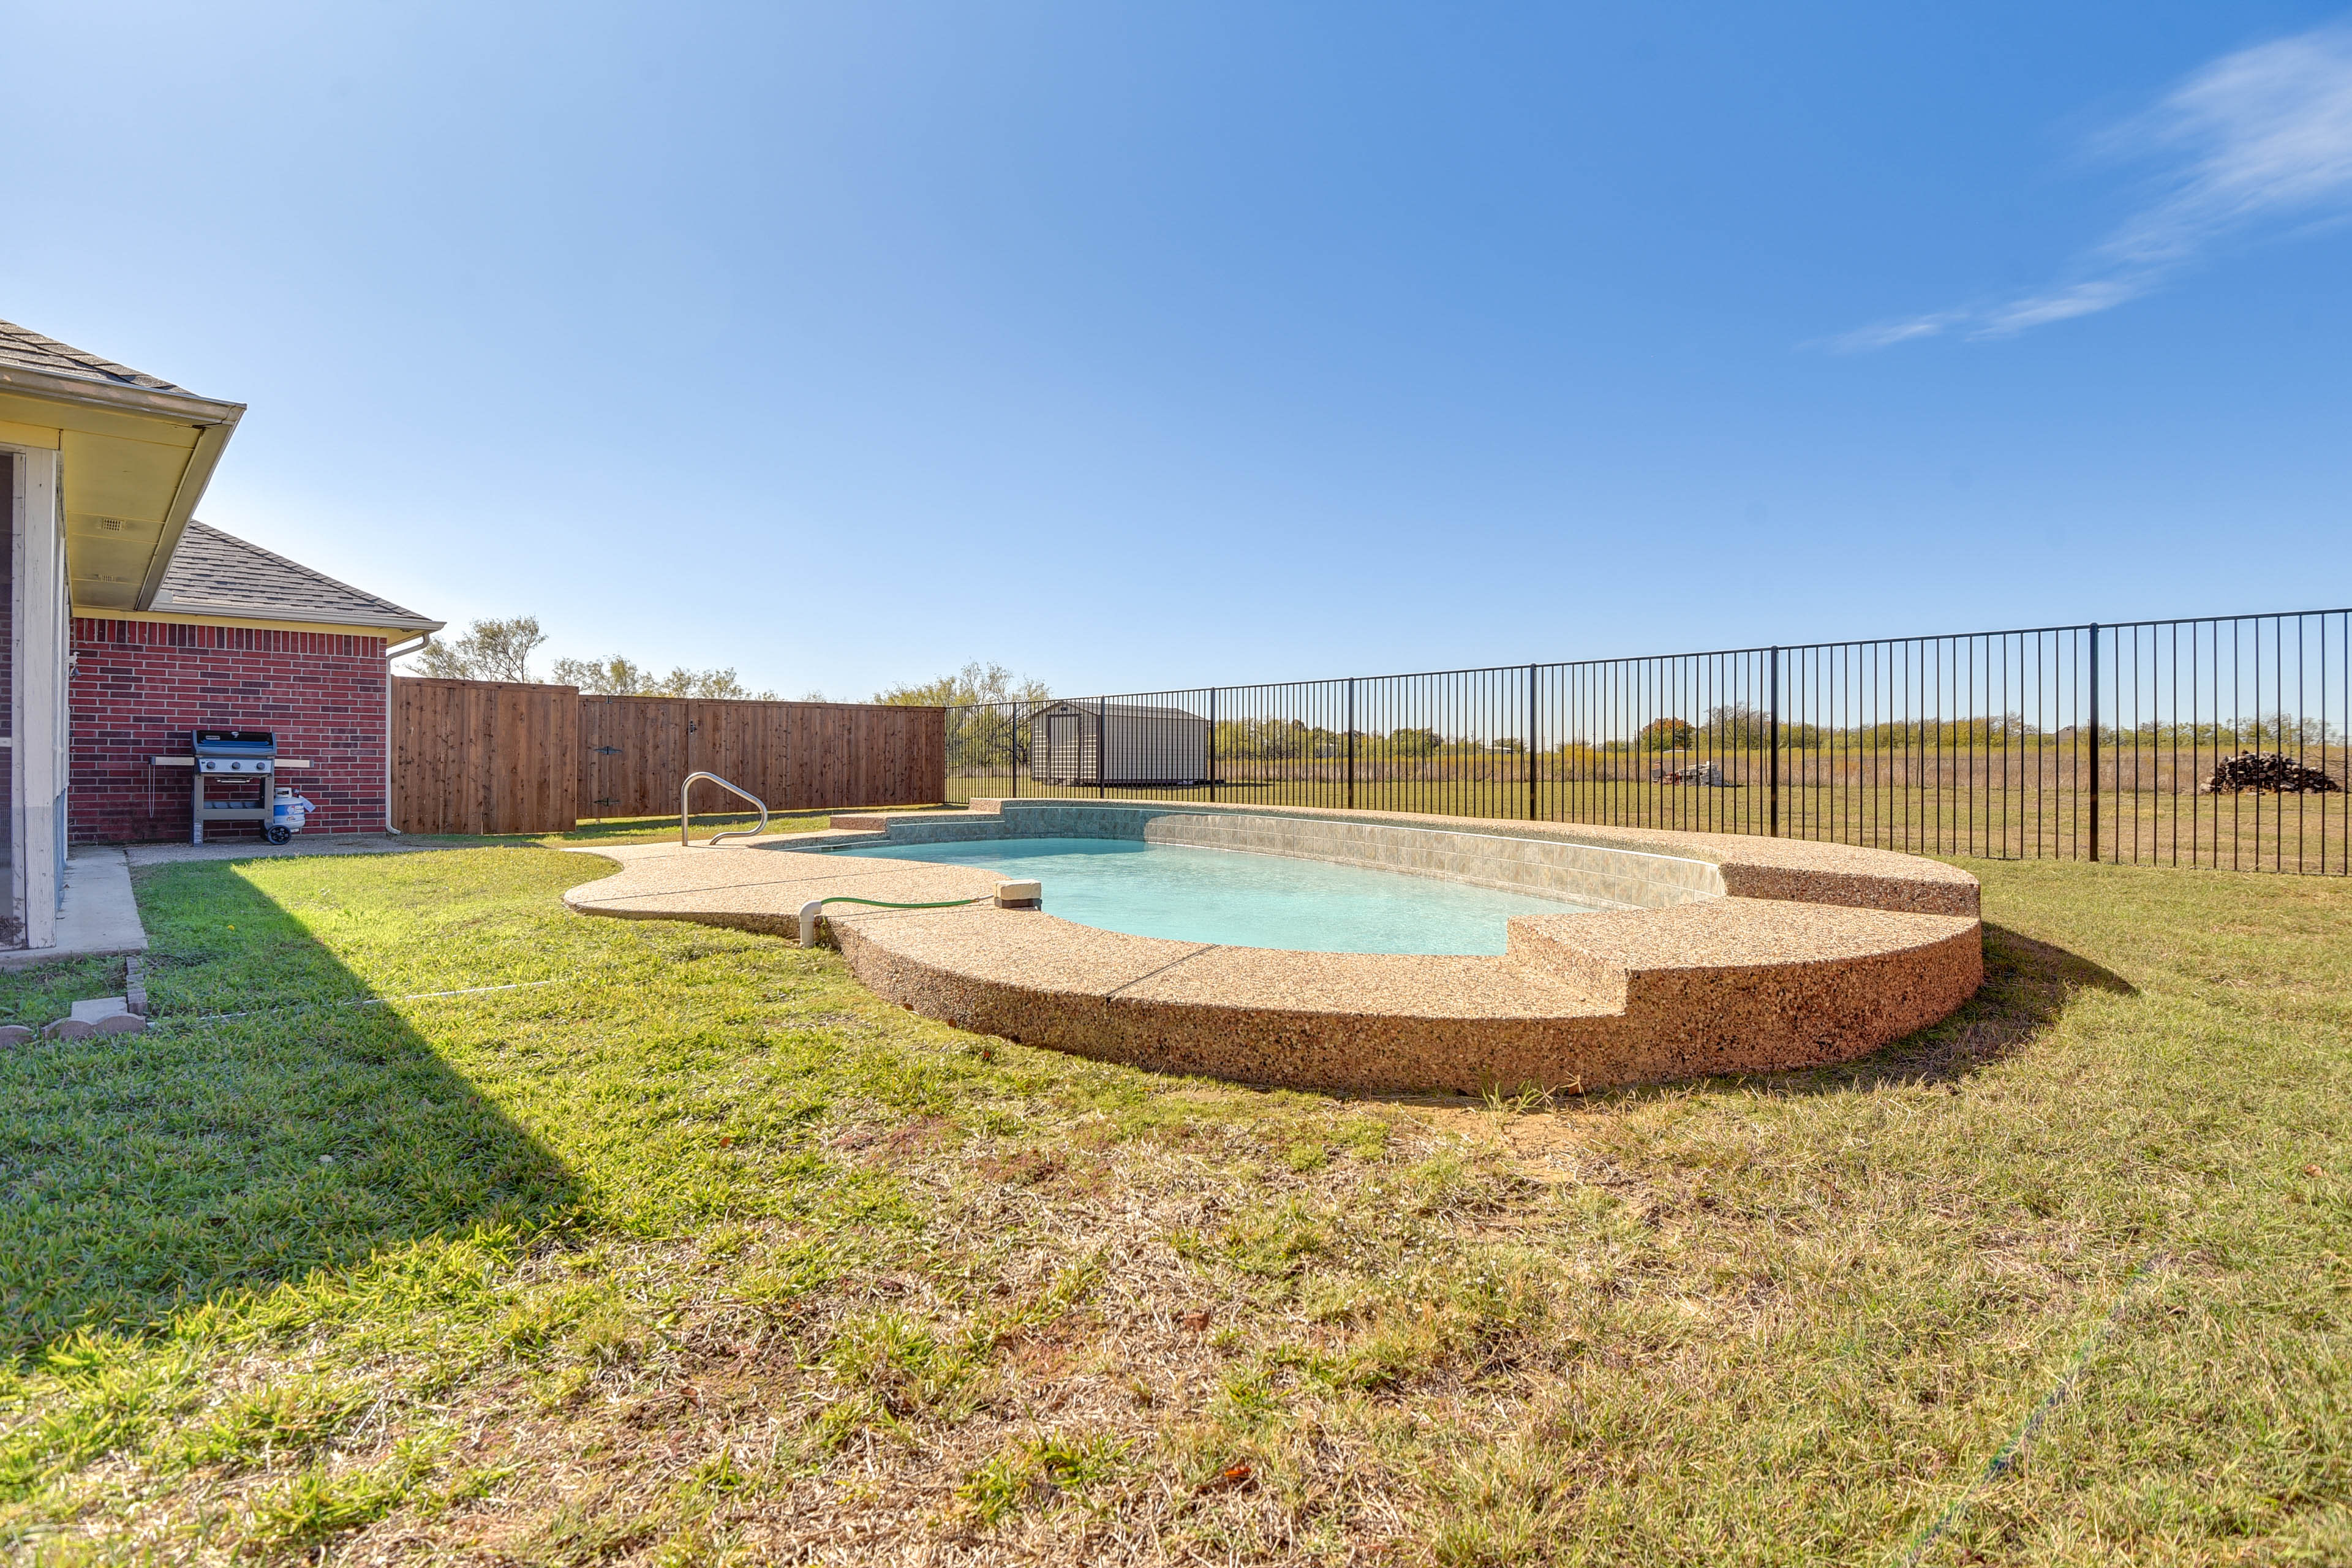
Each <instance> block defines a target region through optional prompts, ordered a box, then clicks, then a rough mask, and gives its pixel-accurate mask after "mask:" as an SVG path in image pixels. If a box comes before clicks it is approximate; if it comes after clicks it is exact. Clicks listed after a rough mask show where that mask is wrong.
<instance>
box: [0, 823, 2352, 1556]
mask: <svg viewBox="0 0 2352 1568" xmlns="http://www.w3.org/2000/svg"><path fill="white" fill-rule="evenodd" d="M1971 868H1972V869H1975V870H1977V871H1979V873H1980V874H1981V875H1983V876H1984V877H1985V879H1986V881H1987V908H1988V914H1989V917H1990V920H1991V921H1992V922H1994V923H1993V929H1992V930H1991V931H1990V941H1989V959H1990V971H1991V978H1990V982H1989V984H1988V986H1987V988H1986V991H1985V992H1984V994H1982V995H1981V996H1980V997H1979V999H1978V1000H1977V1001H1976V1002H1975V1003H1973V1004H1971V1005H1970V1006H1969V1007H1968V1008H1967V1009H1965V1010H1964V1011H1963V1012H1962V1013H1961V1014H1960V1015H1958V1016H1956V1017H1955V1018H1954V1019H1952V1020H1951V1021H1949V1022H1948V1023H1947V1024H1946V1025H1944V1026H1940V1027H1938V1028H1937V1029H1935V1030H1931V1031H1929V1032H1927V1034H1925V1035H1922V1036H1920V1037H1916V1038H1914V1039H1912V1040H1910V1041H1906V1042H1905V1043H1904V1044H1902V1045H1901V1046H1899V1047H1895V1048H1894V1049H1891V1050H1890V1051H1888V1052H1886V1053H1884V1054H1883V1055H1881V1056H1880V1057H1877V1058H1873V1059H1871V1060H1869V1061H1866V1062H1864V1063H1861V1064H1858V1065H1856V1066H1854V1067H1853V1068H1845V1069H1841V1070H1836V1071H1825V1072H1819V1073H1810V1074H1799V1075H1790V1076H1783V1077H1777V1078H1769V1079H1742V1080H1721V1081H1712V1082H1706V1083H1699V1084H1689V1085H1681V1086H1674V1087H1667V1088H1660V1089H1647V1090H1642V1091H1636V1092H1630V1093H1624V1094H1619V1095H1612V1096H1606V1097H1601V1096H1595V1097H1592V1098H1589V1099H1580V1100H1554V1101H1547V1100H1542V1099H1541V1098H1539V1097H1534V1096H1528V1095H1514V1094H1511V1093H1509V1092H1507V1086H1498V1092H1497V1093H1496V1094H1495V1095H1493V1096H1491V1097H1489V1098H1488V1099H1487V1100H1484V1101H1479V1100H1461V1099H1444V1100H1428V1101H1415V1100H1362V1099H1339V1098H1329V1097H1321V1096H1315V1095H1306V1094H1292V1093H1261V1092H1257V1091H1254V1090H1251V1089H1244V1088H1237V1087H1234V1086H1230V1085H1224V1084H1219V1083H1214V1082H1209V1081H1203V1080H1185V1079H1163V1078H1155V1077H1151V1076H1150V1075H1146V1074H1142V1073H1138V1072H1133V1071H1129V1070H1127V1069H1124V1068H1113V1067H1107V1066H1100V1065H1097V1064H1091V1063H1087V1062H1082V1061H1077V1060H1074V1059H1071V1058H1065V1057H1061V1056H1058V1055H1055V1054H1052V1053H1047V1052H1041V1051H1034V1050H1029V1049H1025V1048H1024V1047H1018V1046H1014V1045H1011V1044H1008V1043H1006V1042H1003V1041H999V1040H991V1039H986V1038H982V1037H973V1036H970V1035H964V1034H961V1033H959V1032H958V1031H955V1030H953V1029H950V1028H948V1027H945V1026H940V1025H937V1024H933V1023H930V1022H929V1021H927V1020H923V1019H919V1018H916V1017H913V1016H910V1015H908V1014H905V1013H902V1012H899V1011H898V1010H896V1009H894V1008H891V1007H889V1006H887V1005H884V1004H881V1003H879V1002H878V1001H877V1000H876V999H875V998H874V997H872V996H871V995H870V994H867V993H866V992H865V991H864V990H863V989H862V988H861V987H859V986H858V985H856V983H855V982H854V981H852V980H851V979H850V978H849V977H848V976H847V975H846V973H845V972H844V970H843V969H842V967H841V965H840V963H839V961H838V959H837V957H836V956H835V955H834V954H831V953H829V952H801V951H800V950H799V949H797V948H793V947H789V946H786V945H783V944H782V943H779V942H773V941H770V940H767V939H763V938H760V937H755V936H751V935H747V934H742V933H736V932H729V931H714V930H709V929H704V928H698V927H691V926H683V925H666V924H657V923H650V922H619V921H592V920H586V919H581V918H576V917H572V916H570V915H568V914H567V913H565V912H564V911H563V910H562V908H561V906H560V904H559V903H558V901H557V894H558V893H559V892H560V890H561V889H562V888H563V887H565V886H568V885H571V884H572V883H575V882H578V881H582V880H585V879H590V878H592V877H594V876H597V875H599V874H601V872H602V870H603V867H602V865H601V864H600V863H599V862H597V861H595V860H593V859H589V858H581V857H575V856H570V855H560V854H554V853H549V852H547V851H545V850H543V849H539V848H520V847H500V848H485V849H478V850H471V851H459V852H452V853H448V854H435V855H411V856H401V857H387V858H381V859H372V858H350V859H320V860H291V859H281V860H274V861H255V862H246V863H233V864H219V863H213V864H188V865H176V866H169V867H161V868H153V869H151V870H148V871H145V872H142V874H141V881H140V891H141V896H142V902H143V905H144V908H145V910H146V913H147V918H148V921H149V926H150V930H151V931H152V932H153V934H154V936H155V939H156V943H157V954H156V961H155V963H154V964H153V966H152V979H151V989H152V994H153V996H154V1001H155V1005H156V1006H157V1009H158V1011H159V1012H160V1013H163V1014H165V1015H169V1016H172V1017H173V1019H175V1020H176V1021H175V1022H173V1023H172V1024H170V1025H168V1026H165V1027H163V1028H160V1029H158V1030H157V1031H155V1032H153V1033H152V1034H150V1035H149V1036H147V1037H143V1038H142V1039H140V1040H137V1041H135V1042H132V1043H131V1044H128V1045H124V1044H101V1043H90V1044H81V1045H59V1046H39V1047H27V1048H22V1049H18V1050H16V1051H14V1052H9V1053H6V1054H5V1055H0V1303H5V1335H6V1345H5V1359H0V1553H5V1554H6V1555H8V1556H9V1557H11V1558H12V1559H14V1560H16V1561H23V1562H28V1563H85V1562H87V1563H101V1562H102V1563H123V1562H155V1563H228V1562H285V1563H293V1562H318V1563H425V1562H432V1563H443V1562H457V1563H582V1564H584V1563H725V1562H745V1563H752V1562H759V1563H801V1562H806V1563H910V1564H911V1563H925V1564H932V1563H936V1564H961V1563H1088V1564H1102V1565H1106V1568H1108V1565H1109V1564H1119V1563H1260V1562H1263V1563H1335V1564H1336V1563H1400V1564H1407V1563H1442V1564H1466V1563H1709V1564H1715V1563H1910V1562H1919V1563H2241V1562H2311V1563H2322V1562H2343V1561H2347V1560H2352V1431H2347V1389H2352V1379H2348V1378H2347V1371H2352V1368H2347V1337H2346V1328H2347V1307H2352V1261H2347V1246H2346V1237H2347V1234H2352V1230H2347V1220H2352V1203H2347V1194H2352V1047H2347V1041H2352V936H2347V931H2352V920H2347V916H2352V887H2347V885H2346V884H2344V883H2342V882H2337V881H2333V880H2323V879H2287V878H2275V877H2272V878H2258V877H2252V876H2246V877H2230V876H2224V875H2218V874H2210V873H2193V872H2178V871H2153V870H2133V869H2127V868H2106V867H2084V866H2079V865H2056V864H2041V865H2032V864H2029V865H2005V864H1990V863H1985V864H1976V865H1973V866H1972V867H1971ZM107 978H108V976H107V975H106V974H105V973H102V971H100V969H99V968H98V967H97V966H90V965H85V966H80V967H79V968H78V969H76V970H74V971H71V972H68V973H47V974H44V973H38V972H36V973H29V974H18V975H13V976H8V977H6V978H5V979H0V987H5V989H0V1011H6V1012H8V1013H10V1014H12V1015H16V1016H26V1015H37V1014H40V1013H42V1012H43V1011H44V1010H45V1009H47V1008H50V1007H53V1006H54V1005H55V1004H56V1000H57V998H58V997H59V996H61V995H67V994H95V993H96V990H97V987H98V986H99V985H100V984H102V983H103V982H104V981H105V980H106V979H107ZM488 985H509V986H514V987H517V988H516V989H510V990H503V991H493V992H481V993H477V994H470V995H464V996H444V997H437V998H419V999H411V1000H383V999H394V998H417V997H418V994H420V993H427V992H437V991H450V990H456V989H458V988H461V987H478V986H488ZM371 999H375V1000H383V1005H353V1004H356V1003H361V1002H364V1001H369V1000H371ZM227 1013H238V1014H244V1015H246V1016H239V1017H226V1018H210V1019H208V1018H207V1017H206V1016H208V1015H217V1014H227ZM2037 1412H2038V1413H2039V1414H2038V1415H2037ZM2024 1428H2030V1440H2029V1441H2026V1442H2025V1443H2024V1444H2023V1446H2022V1447H2020V1448H2013V1449H2006V1450H2005V1446H2008V1445H2011V1444H2012V1443H2013V1441H2014V1440H2015V1439H2016V1437H2017V1435H2018V1434H2019V1433H2020V1431H2021V1429H2024ZM2005 1451H2008V1452H2010V1454H2011V1458H2009V1460H2008V1461H2007V1462H2005V1463H1999V1464H1996V1463H1994V1461H1995V1460H1996V1458H1997V1457H1999V1456H2001V1455H2002V1454H2003V1453H2004V1452H2005Z"/></svg>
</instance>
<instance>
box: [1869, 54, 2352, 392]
mask: <svg viewBox="0 0 2352 1568" xmlns="http://www.w3.org/2000/svg"><path fill="white" fill-rule="evenodd" d="M2106 145H2107V150H2108V151H2110V152H2113V153H2118V154H2122V155H2126V156H2133V157H2142V156H2163V155H2169V156H2171V157H2172V158H2173V159H2174V160H2175V162H2174V163H2173V166H2172V168H2171V170H2170V172H2169V174H2168V175H2167V177H2166V182H2165V183H2166V185H2167V187H2168V188H2167V190H2166V192H2165V194H2164V195H2161V196H2159V197H2158V198H2157V199H2156V200H2155V201H2153V202H2151V203H2150V204H2149V205H2147V207H2146V208H2144V209H2143V210H2141V211H2140V212H2139V213H2137V214H2136V215H2135V216H2133V217H2132V218H2131V219H2129V220H2128V221H2127V222H2126V223H2125V224H2123V225H2122V226H2120V227H2119V228H2117V229H2116V232H2115V233H2114V234H2112V235H2110V236H2108V237H2107V238H2106V239H2105V240H2104V241H2103V242H2101V243H2100V244H2099V245H2097V246H2095V247H2093V248H2092V249H2090V250H2089V251H2087V252H2085V253H2084V255H2082V256H2081V257H2079V258H2076V260H2075V262H2074V265H2073V266H2072V267H2070V268H2067V271H2066V273H2065V274H2064V275H2063V276H2062V277H2061V278H2060V279H2057V280H2055V281H2053V283H2051V284H2050V286H2049V287H2047V288H2044V289H2036V290H2034V291H2033V292H2032V293H2028V294H2023V295H2020V296H2018V297H2016V298H2014V299H2011V300H2000V301H1996V302H1994V303H1991V304H1986V305H1977V306H1970V307H1968V308H1966V309H1961V310H1939V311H1937V312H1934V313H1933V314H1929V315H1923V316H1914V317H1910V318H1908V319H1907V320H1904V321H1892V322H1887V323H1884V324H1881V325H1878V326H1874V327H1865V328H1863V329H1861V330H1859V331H1853V332H1848V333H1846V334H1844V335H1843V336H1842V337H1839V338H1835V339H1832V340H1831V346H1832V347H1834V348H1838V349H1841V350H1844V351H1847V352H1850V353H1852V352H1866V351H1868V350H1872V349H1882V348H1887V347H1890V346H1892V345H1893V344H1895V343H1899V342H1909V341H1910V340H1912V339H1915V338H1924V337H1933V336H1936V335H1938V334H1941V333H1945V332H1952V331H1958V332H1964V333H1965V334H1967V335H1969V336H1970V337H2002V336H2007V335H2008V334H2010V333H2013V332H2021V331H2026V330H2027V329H2029V328H2032V327H2039V326H2045V325H2047V324H2048V323H2050V322H2052V321H2066V320H2069V319H2070V318H2073V317H2075V316H2087V315H2092V314H2095V312H2097V311H2100V310H2112V309H2114V308H2115V307H2116V306H2117V305H2120V304H2123V303H2124V302H2125V301H2126V300H2134V299H2137V298H2138V297H2139V296H2140V295H2143V294H2146V293H2147V292H2149V291H2150V290H2151V289H2156V288H2158V287H2159V286H2160V285H2161V284H2162V283H2163V282H2164V281H2165V280H2166V279H2168V277H2170V276H2171V275H2172V274H2174V273H2176V272H2178V271H2179V270H2180V269H2181V268H2185V267H2187V266H2189V265H2190V264H2191V263H2193V262H2194V261H2196V260H2197V259H2198V258H2199V257H2200V255H2202V254H2203V253H2204V252H2205V251H2207V250H2208V249H2209V248H2210V247H2212V246H2213V245H2214V244H2216V243H2217V242H2220V241H2221V240H2224V239H2229V238H2233V237H2249V238H2251V237H2260V236H2261V235H2263V233H2264V232H2265V231H2267V230H2272V229H2276V228H2280V227H2283V226H2294V225H2302V224H2308V223H2310V222H2312V221H2314V220H2325V219H2327V218H2331V217H2336V216H2342V215H2343V214H2344V213H2345V212H2346V211H2347V210H2352V25H2347V24H2346V23H2341V22H2338V23H2334V24H2331V25H2329V26H2325V27H2320V28H2317V29H2315V30H2314V31H2312V32H2308V33H2303V34H2299V35H2297V36H2296V37H2292V38H2281V39H2279V40H2278V41H2276V42H2274V43H2268V44H2260V45H2257V46H2255V47H2252V48H2250V49H2242V50H2240V51H2239V52H2238V53H2236V54H2232V55H2225V56H2223V57H2222V58H2220V59H2218V60H2215V61H2214V62H2213V63H2212V64H2211V65H2209V66H2207V67H2206V68H2204V69H2202V70H2200V71H2199V72H2198V73H2197V74H2196V75H2194V76H2192V77H2190V78H2189V79H2188V80H2187V81H2185V82H2183V83H2182V84H2181V85H2180V86H2179V88H2177V89H2174V90H2173V91H2172V92H2171V93H2170V94H2169V95H2168V96H2167V97H2166V98H2165V99H2164V100H2163V101H2162V102H2160V103H2158V105H2156V106H2155V107H2154V108H2153V109H2151V110H2148V111H2147V113H2146V114H2144V115H2141V116H2139V117H2137V119H2135V120H2133V121H2129V122H2128V123H2126V124H2125V125H2123V126H2120V127H2118V128H2117V129H2116V131H2115V132H2113V134H2112V135H2111V136H2109V137H2108V138H2107V143H2106Z"/></svg>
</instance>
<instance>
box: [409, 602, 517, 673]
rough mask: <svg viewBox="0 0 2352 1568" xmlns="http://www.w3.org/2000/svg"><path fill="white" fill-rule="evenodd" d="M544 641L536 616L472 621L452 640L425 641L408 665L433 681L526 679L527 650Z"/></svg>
mask: <svg viewBox="0 0 2352 1568" xmlns="http://www.w3.org/2000/svg"><path fill="white" fill-rule="evenodd" d="M546 640H547V634H546V633H545V632H542V631H541V630H540V629H539V617H538V616H510V617H509V618H508V619H506V620H502V621H499V620H490V621H476V622H475V623H474V624H473V626H471V627H469V628H468V629H467V633H466V635H465V636H464V637H459V638H457V640H456V641H455V642H446V643H438V642H428V643H426V644H425V646H424V647H422V648H420V649H418V650H417V652H416V655H415V658H416V662H415V664H414V665H411V666H410V667H409V668H411V669H413V670H415V673H417V674H418V675H421V676H424V677H425V678H427V679H433V680H529V679H530V655H531V650H532V649H533V648H536V647H539V645H540V644H541V643H543V642H545V641H546Z"/></svg>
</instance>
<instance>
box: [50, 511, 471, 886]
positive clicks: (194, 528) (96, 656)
mask: <svg viewBox="0 0 2352 1568" xmlns="http://www.w3.org/2000/svg"><path fill="white" fill-rule="evenodd" d="M440 628H441V623H440V622H438V621H432V620H427V619H425V617H424V616H419V615H417V614H416V613H415V611H413V610H404V609H402V608H401V607H400V606H399V605H395V604H393V603H392V602H390V601H389V600H385V599H379V598H377V597H376V596H375V595H373V594H366V593H362V592H361V591H360V590H359V589H357V588H353V587H350V586H348V585H347V584H341V583H338V582H336V581H335V580H334V579H333V578H331V577H329V576H327V575H325V574H322V573H318V572H313V571H311V570H310V568H309V567H308V566H303V565H299V564H297V563H294V562H291V561H289V560H287V559H286V558H285V557H284V556H282V555H276V554H272V553H271V552H268V551H267V550H264V549H262V548H261V547H260V546H259V545H257V544H249V543H247V542H245V541H244V540H241V539H238V538H236V537H235V536H234V535H231V534H227V533H223V532H222V531H220V530H218V529H216V528H208V527H206V526H205V524H203V523H201V522H191V523H189V524H188V526H187V529H186V531H184V532H183V533H182V534H181V536H180V542H179V546H178V548H176V549H175V550H173V552H172V563H171V564H170V565H169V566H168V567H166V568H165V569H164V573H163V584H162V586H161V587H160V588H159V589H158V591H157V592H156V594H155V595H154V598H153V600H152V604H151V606H150V607H149V608H148V609H145V610H140V611H131V612H117V613H111V614H107V615H83V614H79V613H77V614H76V615H75V616H74V621H73V711H72V725H73V768H72V774H71V779H70V784H71V790H70V794H69V796H68V798H69V801H70V803H71V823H72V841H73V842H74V843H76V844H89V843H109V844H112V843H121V842H125V841H136V840H140V839H153V838H184V837H187V836H188V816H189V802H188V792H189V790H190V788H191V787H192V784H191V778H192V775H191V774H190V773H189V771H188V770H187V769H186V768H177V767H160V768H159V767H157V766H156V765H155V763H154V761H153V759H154V758H155V757H157V756H159V755H168V754H171V753H173V752H186V751H187V749H188V731H190V730H192V729H194V728H195V727H197V726H198V725H211V726H217V727H220V728H223V729H242V730H268V731H271V732H273V733H274V734H276V735H277V737H278V750H279V751H280V752H282V753H283V754H284V755H286V756H289V757H294V758H299V759H302V760H304V761H307V762H309V763H310V768H309V769H308V770H307V771H289V773H287V775H286V777H285V780H284V782H285V783H286V784H289V785H292V786H293V787H295V788H297V789H299V790H300V791H301V793H302V794H303V795H305V796H307V797H308V798H309V799H310V801H311V802H312V803H313V804H315V805H316V806H317V807H318V810H317V811H316V813H315V814H313V815H312V816H311V817H310V825H309V826H308V828H307V831H309V832H312V833H381V832H382V831H383V828H384V825H385V822H386V820H387V816H386V813H387V810H388V808H389V804H390V803H389V801H388V799H387V797H386V795H385V785H386V781H387V776H388V775H387V773H386V760H387V752H386V750H385V733H384V726H385V712H386V710H385V706H384V703H385V699H386V698H387V696H388V695H389V687H388V685H387V682H386V676H387V673H388V672H387V668H386V656H387V651H388V648H389V647H399V646H401V645H403V644H413V643H414V642H415V639H417V638H418V637H423V636H425V635H426V634H427V633H431V632H436V631H438V630H440ZM258 831H259V829H258V827H257V826H255V825H249V824H247V825H238V824H225V825H221V826H214V827H210V828H207V829H206V837H207V838H212V837H227V836H235V835H237V834H239V833H242V834H243V835H244V836H246V837H251V836H253V835H255V834H257V832H258Z"/></svg>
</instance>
